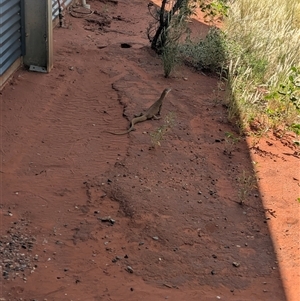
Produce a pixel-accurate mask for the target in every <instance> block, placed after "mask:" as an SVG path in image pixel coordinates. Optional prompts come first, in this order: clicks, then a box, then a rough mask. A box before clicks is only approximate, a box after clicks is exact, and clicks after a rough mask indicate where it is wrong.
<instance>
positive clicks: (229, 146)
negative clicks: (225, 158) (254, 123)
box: [224, 132, 240, 156]
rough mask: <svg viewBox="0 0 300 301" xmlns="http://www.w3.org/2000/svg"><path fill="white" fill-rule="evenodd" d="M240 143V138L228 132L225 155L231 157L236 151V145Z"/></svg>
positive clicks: (226, 134)
mask: <svg viewBox="0 0 300 301" xmlns="http://www.w3.org/2000/svg"><path fill="white" fill-rule="evenodd" d="M239 141H240V138H239V137H236V136H235V135H234V134H233V133H230V132H226V133H225V149H224V154H227V155H229V156H231V155H232V152H233V151H234V149H235V147H236V144H237V143H238V142H239Z"/></svg>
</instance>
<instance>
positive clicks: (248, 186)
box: [237, 170, 257, 205]
mask: <svg viewBox="0 0 300 301" xmlns="http://www.w3.org/2000/svg"><path fill="white" fill-rule="evenodd" d="M237 181H238V185H239V191H238V196H239V203H240V204H241V205H243V204H244V203H245V201H246V200H247V198H248V196H249V194H250V193H251V191H252V190H253V189H255V188H257V184H256V177H255V176H254V175H253V174H248V173H247V172H245V171H244V170H243V172H242V174H241V175H240V177H238V179H237Z"/></svg>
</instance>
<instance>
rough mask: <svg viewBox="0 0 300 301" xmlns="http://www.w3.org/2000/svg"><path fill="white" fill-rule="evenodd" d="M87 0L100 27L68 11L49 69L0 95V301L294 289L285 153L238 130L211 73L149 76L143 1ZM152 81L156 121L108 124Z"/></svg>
mask: <svg viewBox="0 0 300 301" xmlns="http://www.w3.org/2000/svg"><path fill="white" fill-rule="evenodd" d="M89 3H90V4H91V6H92V9H93V10H97V12H98V13H99V14H98V15H94V16H95V17H97V16H98V17H100V16H103V14H106V15H107V16H108V18H106V20H110V21H111V24H110V26H109V27H108V26H104V27H101V28H100V29H99V24H98V25H97V24H96V23H91V22H86V21H85V20H84V19H79V18H72V17H71V16H69V15H67V16H66V24H67V28H64V29H61V28H57V29H55V31H54V39H55V41H54V46H55V62H54V69H53V70H52V72H51V73H49V74H45V75H44V74H39V73H30V72H28V71H27V70H25V69H22V70H19V71H18V72H17V73H16V74H15V76H14V78H13V79H12V81H11V82H10V83H9V84H8V85H7V86H6V87H5V89H4V90H3V91H2V93H1V96H2V99H1V127H0V129H1V152H0V155H1V169H0V177H1V192H2V193H1V202H0V203H1V204H0V205H1V207H0V214H1V236H0V263H1V265H2V267H1V273H2V279H1V287H0V297H1V298H0V300H1V301H10V300H19V301H20V300H23V301H25V300H26V301H29V300H39V301H40V300H48V301H49V300H55V301H56V300H95V301H100V300H105V301H106V300H114V301H116V300H131V301H137V300H145V301H150V300H182V301H184V300H189V301H191V300H195V301H196V300H197V301H198V300H218V299H220V300H243V301H246V300H249V301H252V300H270V301H271V300H272V301H274V300H275V301H276V300H288V301H297V300H299V299H298V296H299V295H300V291H299V287H300V282H299V279H300V276H299V267H300V265H299V203H297V202H296V199H297V198H298V197H299V196H300V194H299V192H300V191H299V179H300V175H299V168H298V167H299V159H298V158H297V157H295V156H294V155H293V154H294V151H295V150H294V149H293V148H292V147H291V146H290V145H289V144H287V145H284V143H283V142H284V141H280V140H277V139H276V138H274V137H271V136H270V137H268V138H264V139H261V140H260V141H259V143H258V144H254V143H253V141H251V139H245V138H243V137H239V135H238V133H237V132H236V131H235V129H234V127H233V126H232V124H231V123H230V122H229V121H228V119H227V113H226V109H225V108H224V106H223V104H224V102H223V101H222V98H223V96H222V95H220V94H219V93H217V92H216V91H218V82H217V80H216V79H214V78H211V77H208V76H204V75H202V74H199V73H196V72H194V71H193V70H191V69H189V68H187V67H185V66H180V67H178V69H177V71H176V72H175V73H174V74H173V76H172V77H171V78H169V79H165V78H164V77H163V71H162V64H161V60H160V58H159V57H157V56H156V55H155V54H154V53H153V52H152V51H151V50H150V49H149V42H148V40H147V38H146V34H145V32H146V28H147V26H148V23H149V21H150V20H151V17H150V16H149V14H148V11H147V1H137V0H134V1H130V2H128V1H124V0H122V1H119V3H118V4H117V5H113V4H111V3H107V4H103V3H101V2H99V1H91V2H89ZM128 3H130V4H128ZM97 26H98V27H97ZM192 27H193V29H194V30H197V31H199V32H202V33H203V32H205V31H206V30H207V26H206V25H204V24H201V23H199V22H197V21H195V22H194V23H193V24H192ZM121 43H128V44H130V45H131V46H132V47H130V48H121ZM166 87H172V91H171V92H170V93H169V95H168V97H167V99H166V101H165V103H164V104H163V108H162V118H161V119H160V120H153V121H147V122H144V123H140V124H137V125H136V131H134V132H131V133H130V134H129V135H124V136H113V135H111V134H108V133H107V131H115V132H119V131H123V130H124V129H125V128H126V127H127V126H128V123H129V121H128V120H129V119H131V118H132V116H133V115H134V114H135V113H138V112H140V110H142V109H145V108H147V107H148V106H149V105H151V104H152V103H153V101H155V100H156V99H157V98H158V96H159V95H160V93H161V91H162V90H163V89H164V88H166ZM170 112H172V114H173V116H174V120H173V123H172V124H171V127H170V129H169V131H168V132H167V133H166V134H165V135H164V137H163V138H164V139H162V140H161V141H160V144H161V145H160V146H158V145H155V147H153V143H152V142H151V137H150V134H151V133H152V134H153V133H157V131H158V130H159V127H161V126H162V125H164V124H165V118H166V116H167V115H168V113H170ZM122 114H123V115H124V117H126V118H123V117H122ZM228 132H229V133H232V134H233V135H234V136H235V137H239V139H238V141H236V142H234V143H230V141H228V140H226V139H225V138H226V133H228ZM254 163H255V164H254ZM253 166H255V172H256V174H257V178H258V180H259V182H258V189H255V188H253V187H252V189H250V190H249V191H247V194H246V199H245V201H244V203H243V205H241V204H239V201H240V198H239V195H240V193H241V190H242V189H243V188H245V186H243V185H242V186H241V184H240V183H239V182H240V180H241V179H242V177H243V175H246V176H247V177H248V178H249V177H250V178H251V177H253ZM107 217H108V218H107ZM101 219H102V220H101ZM131 269H132V270H131Z"/></svg>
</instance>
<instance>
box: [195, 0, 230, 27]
mask: <svg viewBox="0 0 300 301" xmlns="http://www.w3.org/2000/svg"><path fill="white" fill-rule="evenodd" d="M198 2H199V7H200V9H201V11H202V12H204V13H205V15H204V18H205V19H209V21H210V22H213V21H215V20H216V19H223V17H227V16H228V11H229V6H228V5H227V2H228V1H226V0H223V1H222V0H219V1H211V0H198Z"/></svg>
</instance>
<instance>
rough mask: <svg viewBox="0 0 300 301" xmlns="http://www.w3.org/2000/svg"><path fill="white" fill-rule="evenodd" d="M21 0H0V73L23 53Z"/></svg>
mask: <svg viewBox="0 0 300 301" xmlns="http://www.w3.org/2000/svg"><path fill="white" fill-rule="evenodd" d="M21 24H22V23H21V0H0V75H2V74H4V72H5V71H6V70H7V69H8V68H9V67H10V66H11V65H12V64H13V63H14V62H15V60H16V59H17V58H19V57H20V56H21V55H22V54H23V53H22V49H24V48H23V47H22V39H21V34H22V33H21V32H22V28H21Z"/></svg>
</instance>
